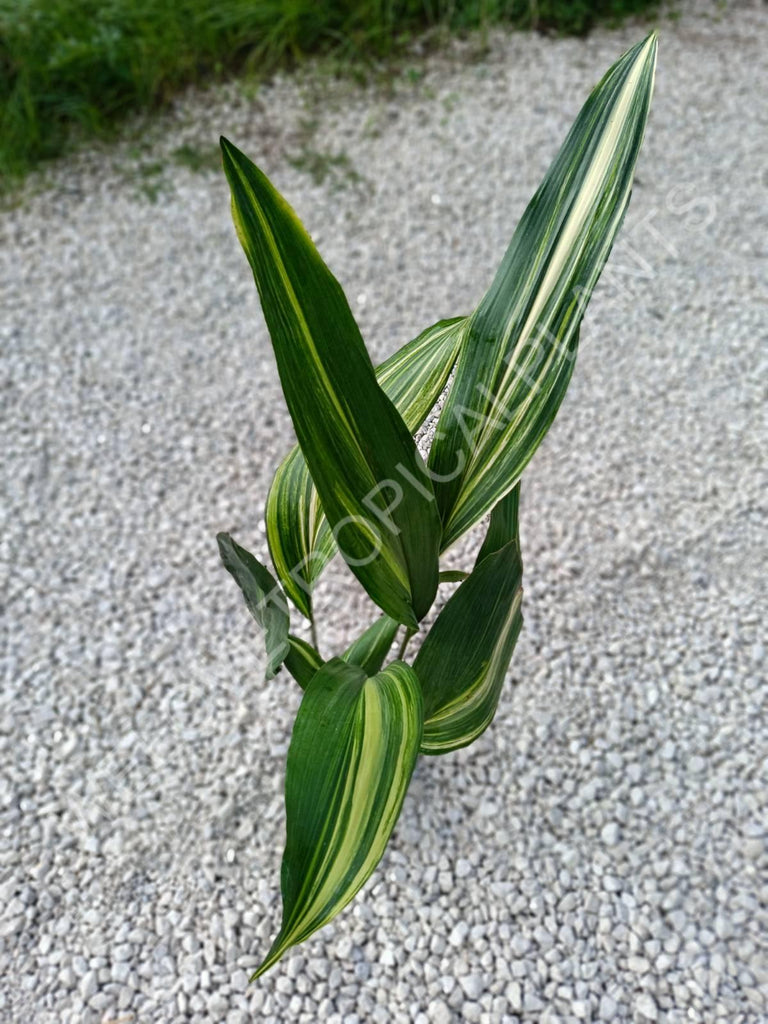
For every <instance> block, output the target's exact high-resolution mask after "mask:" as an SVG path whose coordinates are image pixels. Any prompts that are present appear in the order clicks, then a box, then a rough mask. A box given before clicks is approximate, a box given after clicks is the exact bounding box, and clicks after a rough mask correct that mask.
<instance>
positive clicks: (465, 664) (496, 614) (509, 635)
mask: <svg viewBox="0 0 768 1024" xmlns="http://www.w3.org/2000/svg"><path fill="white" fill-rule="evenodd" d="M519 492H520V485H519V484H518V485H517V486H516V487H515V488H514V489H513V490H512V491H511V492H510V493H509V494H508V495H507V496H506V497H505V498H504V499H502V501H501V502H500V503H499V504H498V505H497V506H496V508H494V510H493V513H492V514H491V524H490V526H489V528H488V533H487V536H486V540H485V542H484V544H483V547H482V548H481V550H480V554H479V555H478V559H477V562H476V563H475V567H474V569H473V570H472V572H471V573H470V574H469V576H468V577H467V578H466V580H465V581H464V582H463V583H462V584H461V586H460V587H459V588H458V589H457V590H456V592H455V593H454V594H453V595H452V597H451V598H450V599H449V601H448V603H447V604H446V606H445V608H443V610H442V611H441V612H440V614H439V615H438V617H437V619H436V621H435V623H434V625H433V626H432V629H431V630H430V631H429V633H428V634H427V637H426V639H425V640H424V643H423V644H422V647H421V650H420V651H419V653H418V654H417V655H416V660H415V661H414V663H413V667H414V670H415V672H416V675H417V676H418V678H419V683H420V684H421V688H422V693H423V696H424V736H423V739H422V742H421V752H422V753H423V754H445V753H448V752H449V751H451V750H458V748H459V747H466V746H467V745H468V744H469V743H472V741H473V740H475V739H477V737H478V736H479V735H480V734H481V733H482V732H483V731H484V730H485V729H487V728H488V726H489V725H490V723H491V721H492V720H493V716H494V715H495V714H496V707H497V705H498V702H499V694H500V693H501V688H502V686H503V683H504V678H505V676H506V673H507V669H508V668H509V662H510V660H511V658H512V652H513V651H514V648H515V643H516V641H517V638H518V636H519V634H520V630H521V628H522V625H523V616H522V611H521V608H522V600H523V589H522V574H523V565H522V561H521V558H520V539H519V533H518V521H517V513H518V500H519Z"/></svg>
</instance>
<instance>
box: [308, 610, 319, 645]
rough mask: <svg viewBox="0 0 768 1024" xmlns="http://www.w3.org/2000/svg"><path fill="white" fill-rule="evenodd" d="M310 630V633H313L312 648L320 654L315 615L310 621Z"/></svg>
mask: <svg viewBox="0 0 768 1024" xmlns="http://www.w3.org/2000/svg"><path fill="white" fill-rule="evenodd" d="M309 629H310V632H311V635H312V646H313V647H314V648H315V650H316V651H317V653H318V654H319V653H320V645H319V644H318V642H317V626H316V625H315V617H314V615H313V616H312V618H311V619H310V620H309Z"/></svg>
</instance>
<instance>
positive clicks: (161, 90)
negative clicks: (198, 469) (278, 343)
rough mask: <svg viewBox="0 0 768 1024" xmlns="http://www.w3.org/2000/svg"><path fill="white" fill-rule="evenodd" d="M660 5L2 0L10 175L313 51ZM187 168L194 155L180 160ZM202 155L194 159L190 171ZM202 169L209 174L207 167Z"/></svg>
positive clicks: (575, 27) (0, 171)
mask: <svg viewBox="0 0 768 1024" xmlns="http://www.w3.org/2000/svg"><path fill="white" fill-rule="evenodd" d="M657 6H658V0H174V2H165V0H0V176H3V177H5V176H16V175H19V174H22V173H24V172H25V171H26V170H28V169H29V168H30V167H31V166H33V165H35V164H36V163H39V162H40V161H42V160H46V159H49V158H51V157H56V156H58V155H59V154H61V153H62V152H63V151H65V149H66V148H67V147H68V146H69V145H70V144H71V143H72V141H73V140H75V139H77V138H81V137H87V136H89V135H90V136H97V137H102V138H103V137H107V136H109V135H110V133H112V132H113V131H114V129H115V127H116V125H118V124H119V123H120V121H121V119H122V118H123V117H124V116H125V115H127V114H129V113H132V112H134V111H146V110H151V109H152V108H155V107H159V106H162V105H163V103H165V102H166V101H167V100H168V99H169V98H170V97H171V96H172V95H173V94H174V93H175V92H176V91H178V90H179V89H180V88H182V87H183V86H185V85H188V84H190V83H193V82H194V83H200V82H207V81H211V80H215V79H217V78H222V77H224V76H228V75H231V74H235V73H238V72H242V71H248V72H251V73H256V74H267V73H269V72H270V71H272V70H274V69H275V68H276V67H278V66H284V65H286V64H291V63H295V62H297V61H299V60H301V59H302V58H303V57H304V56H306V55H307V54H309V53H316V52H321V53H322V52H326V53H327V52H331V51H333V52H336V53H339V54H340V55H343V56H344V57H346V58H349V59H352V58H354V59H358V60H362V59H366V58H369V57H383V56H387V55H390V54H393V53H395V52H397V51H398V50H401V49H402V48H403V46H404V45H405V44H406V43H407V42H408V41H409V39H410V38H412V36H413V34H414V33H416V32H419V31H421V30H423V29H425V28H430V27H435V26H438V25H442V26H445V27H446V28H447V29H450V30H454V31H465V30H470V29H475V28H487V27H488V26H489V25H491V24H494V23H496V22H506V23H508V24H511V25H514V26H516V27H520V28H539V29H547V30H552V31H557V32H567V33H581V32H585V31H587V30H588V29H589V28H591V27H592V25H593V24H594V23H595V22H596V21H606V20H607V21H609V22H610V21H616V20H618V19H620V18H622V17H624V16H626V15H629V14H639V13H641V12H644V11H649V10H653V9H656V7H657ZM178 159H179V160H180V162H185V160H186V158H185V157H184V156H181V157H178ZM194 161H195V157H193V156H192V155H189V160H188V163H189V166H192V165H193V164H194ZM201 169H202V168H201Z"/></svg>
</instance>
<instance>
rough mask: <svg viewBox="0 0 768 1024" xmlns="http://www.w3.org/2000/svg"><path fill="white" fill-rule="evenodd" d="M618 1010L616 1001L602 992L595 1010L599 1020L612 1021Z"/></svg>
mask: <svg viewBox="0 0 768 1024" xmlns="http://www.w3.org/2000/svg"><path fill="white" fill-rule="evenodd" d="M618 1008H619V1007H618V1005H617V1004H616V1000H615V999H613V998H612V997H611V996H609V995H608V993H607V992H604V993H603V994H602V995H601V996H600V1005H599V1007H598V1009H597V1016H598V1017H599V1018H600V1020H613V1019H614V1018H615V1016H616V1011H617V1010H618Z"/></svg>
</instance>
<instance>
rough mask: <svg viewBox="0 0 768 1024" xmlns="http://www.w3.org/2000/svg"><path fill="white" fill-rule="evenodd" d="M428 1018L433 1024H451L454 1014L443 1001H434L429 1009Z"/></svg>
mask: <svg viewBox="0 0 768 1024" xmlns="http://www.w3.org/2000/svg"><path fill="white" fill-rule="evenodd" d="M427 1017H428V1018H429V1019H430V1021H431V1022H432V1024H451V1021H452V1020H453V1014H452V1013H451V1011H450V1009H449V1008H448V1004H447V1003H446V1002H445V1001H444V1000H442V999H433V1000H432V1001H431V1002H430V1004H429V1006H428V1007H427Z"/></svg>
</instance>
